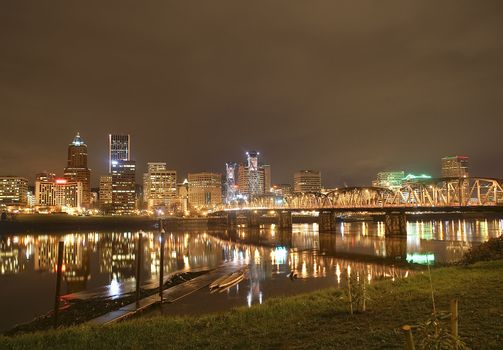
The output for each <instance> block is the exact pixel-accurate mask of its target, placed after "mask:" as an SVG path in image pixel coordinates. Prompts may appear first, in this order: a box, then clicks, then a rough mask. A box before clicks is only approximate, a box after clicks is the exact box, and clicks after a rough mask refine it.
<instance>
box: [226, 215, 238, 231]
mask: <svg viewBox="0 0 503 350" xmlns="http://www.w3.org/2000/svg"><path fill="white" fill-rule="evenodd" d="M237 226H238V215H237V213H236V212H235V211H230V212H228V213H227V228H229V229H235V228H236V227H237Z"/></svg>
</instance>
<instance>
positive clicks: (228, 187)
mask: <svg viewBox="0 0 503 350" xmlns="http://www.w3.org/2000/svg"><path fill="white" fill-rule="evenodd" d="M236 168H237V164H236V163H233V162H231V163H226V164H225V202H226V203H232V202H233V201H235V200H236V195H237V193H236V192H237V184H236Z"/></svg>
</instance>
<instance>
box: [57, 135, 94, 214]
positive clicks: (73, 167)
mask: <svg viewBox="0 0 503 350" xmlns="http://www.w3.org/2000/svg"><path fill="white" fill-rule="evenodd" d="M63 177H64V178H65V179H66V180H68V181H69V182H81V183H82V206H84V207H89V206H90V203H91V170H90V169H89V168H88V167H87V145H86V144H85V143H84V141H83V140H82V138H81V137H80V134H79V133H77V135H76V136H75V138H74V139H73V141H72V143H70V145H69V146H68V160H67V166H66V168H65V170H64V175H63Z"/></svg>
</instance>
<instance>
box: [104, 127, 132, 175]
mask: <svg viewBox="0 0 503 350" xmlns="http://www.w3.org/2000/svg"><path fill="white" fill-rule="evenodd" d="M118 160H126V161H127V160H131V138H130V136H129V135H128V134H109V135H108V172H109V173H112V165H113V164H112V163H113V162H114V161H118Z"/></svg>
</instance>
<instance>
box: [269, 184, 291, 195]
mask: <svg viewBox="0 0 503 350" xmlns="http://www.w3.org/2000/svg"><path fill="white" fill-rule="evenodd" d="M271 193H272V194H274V195H277V196H289V195H291V194H292V185H290V184H277V185H272V187H271Z"/></svg>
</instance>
